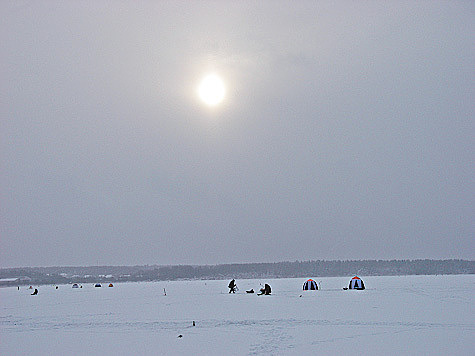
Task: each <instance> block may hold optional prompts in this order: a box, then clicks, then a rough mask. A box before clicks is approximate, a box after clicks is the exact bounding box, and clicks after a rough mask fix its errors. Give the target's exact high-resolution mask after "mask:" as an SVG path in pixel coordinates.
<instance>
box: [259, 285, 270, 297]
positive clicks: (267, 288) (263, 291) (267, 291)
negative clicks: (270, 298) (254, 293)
mask: <svg viewBox="0 0 475 356" xmlns="http://www.w3.org/2000/svg"><path fill="white" fill-rule="evenodd" d="M260 291H261V292H260V293H259V294H258V295H263V294H264V295H270V293H271V291H272V289H271V288H270V285H268V284H267V283H266V284H265V285H264V288H261V290H260Z"/></svg>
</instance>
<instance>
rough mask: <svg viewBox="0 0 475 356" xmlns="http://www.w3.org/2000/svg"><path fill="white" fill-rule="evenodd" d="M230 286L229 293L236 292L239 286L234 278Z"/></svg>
mask: <svg viewBox="0 0 475 356" xmlns="http://www.w3.org/2000/svg"><path fill="white" fill-rule="evenodd" d="M228 288H229V293H236V288H237V286H236V282H235V280H234V279H233V280H232V281H231V282H229V284H228Z"/></svg>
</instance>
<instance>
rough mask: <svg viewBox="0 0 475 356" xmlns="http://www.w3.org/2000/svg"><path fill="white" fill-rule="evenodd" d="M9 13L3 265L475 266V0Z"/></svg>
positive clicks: (2, 83) (127, 6)
mask: <svg viewBox="0 0 475 356" xmlns="http://www.w3.org/2000/svg"><path fill="white" fill-rule="evenodd" d="M0 13H1V14H2V21H0V63H1V66H0V78H1V80H0V222H1V223H0V235H1V247H2V248H1V249H0V266H2V267H22V266H70V265H73V266H87V265H142V264H150V265H153V264H159V265H168V264H226V263H244V262H275V261H294V260H315V259H325V260H333V259H341V260H346V259H425V258H431V259H452V258H462V259H474V258H475V239H474V238H473V237H474V236H475V215H474V212H475V208H474V207H475V196H474V194H473V192H474V191H475V181H474V177H475V165H474V164H473V163H474V161H475V154H474V152H475V150H474V146H475V145H474V140H473V137H474V136H473V133H474V132H475V127H474V124H475V120H474V117H475V105H474V103H475V71H474V67H475V26H474V19H475V2H474V1H414V0H410V1H409V0H386V1H384V0H383V1H348V0H341V1H297V2H289V1H178V0H177V1H140V2H137V1H108V0H82V1H64V0H61V1H59V0H44V1H23V0H2V1H0ZM211 72H212V73H217V74H218V75H219V76H220V77H221V78H222V80H223V81H224V84H225V86H226V95H225V97H224V99H223V101H222V103H221V104H220V105H218V106H216V107H215V108H214V109H213V110H211V109H210V108H209V107H207V106H205V105H203V104H202V103H201V102H200V101H199V99H198V95H197V88H198V85H199V83H200V81H201V79H202V78H203V77H204V76H205V75H207V74H209V73H211Z"/></svg>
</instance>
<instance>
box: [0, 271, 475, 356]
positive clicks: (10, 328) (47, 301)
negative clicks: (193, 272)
mask: <svg viewBox="0 0 475 356" xmlns="http://www.w3.org/2000/svg"><path fill="white" fill-rule="evenodd" d="M351 277H352V276H348V277H335V278H318V276H308V278H313V279H314V280H315V281H317V282H320V287H321V290H318V291H302V285H303V283H304V282H305V281H306V280H307V279H308V278H295V279H275V280H239V279H237V280H236V283H237V285H238V287H239V291H238V292H237V293H236V294H228V288H227V285H228V282H229V280H226V281H222V280H221V281H217V280H213V281H201V280H200V281H173V282H153V283H152V282H151V283H114V287H113V288H108V287H107V284H103V287H102V288H94V285H92V284H90V285H89V284H88V285H83V288H76V289H73V288H72V286H71V285H60V286H59V288H58V289H55V287H54V286H39V287H38V286H33V288H38V290H39V294H38V295H37V296H31V295H30V294H31V293H32V290H28V289H27V287H25V286H23V287H21V288H20V290H17V288H16V287H15V288H0V303H1V304H0V305H1V315H0V323H1V334H0V336H1V339H0V341H1V342H0V354H1V355H32V354H34V355H35V356H37V355H137V354H138V355H302V354H308V355H310V354H312V355H316V354H318V355H337V354H352V355H360V354H361V355H363V354H364V355H401V354H403V355H417V354H425V355H473V354H474V350H475V336H474V335H475V319H474V316H475V315H474V307H473V305H474V295H475V283H474V282H475V276H474V275H456V276H394V277H367V276H361V277H362V278H363V279H364V282H365V285H366V288H367V289H366V290H364V291H354V290H348V291H344V290H342V288H343V287H347V286H348V283H349V280H350V279H351ZM260 283H262V285H263V284H264V283H269V284H270V285H271V287H272V295H270V296H257V295H256V294H246V292H245V290H248V289H251V288H253V289H254V290H259V288H260ZM164 288H165V289H166V294H167V295H166V296H165V295H164ZM193 321H195V326H193V324H192V323H193ZM179 335H182V337H178V336H179Z"/></svg>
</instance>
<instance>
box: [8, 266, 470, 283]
mask: <svg viewBox="0 0 475 356" xmlns="http://www.w3.org/2000/svg"><path fill="white" fill-rule="evenodd" d="M457 274H460V275H461V274H475V261H471V260H455V259H453V260H428V259H425V260H350V261H340V260H331V261H324V260H316V261H294V262H275V263H241V264H220V265H198V266H194V265H173V266H160V265H151V266H150V265H144V266H84V267H71V266H58V267H23V268H0V287H8V286H22V285H47V284H57V285H62V284H72V283H82V284H87V283H97V282H100V283H111V282H112V283H114V282H153V281H173V280H225V279H229V278H239V279H255V278H305V277H308V276H313V277H316V276H318V277H345V276H352V275H361V276H408V275H457Z"/></svg>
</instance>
